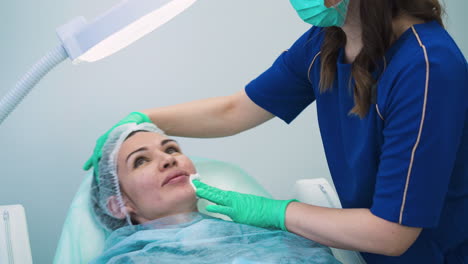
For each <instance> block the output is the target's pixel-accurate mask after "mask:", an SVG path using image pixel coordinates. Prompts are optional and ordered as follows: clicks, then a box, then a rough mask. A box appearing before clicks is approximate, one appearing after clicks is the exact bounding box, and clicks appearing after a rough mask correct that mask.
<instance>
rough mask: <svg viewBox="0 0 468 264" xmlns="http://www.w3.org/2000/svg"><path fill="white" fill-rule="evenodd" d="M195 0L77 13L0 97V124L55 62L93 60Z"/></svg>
mask: <svg viewBox="0 0 468 264" xmlns="http://www.w3.org/2000/svg"><path fill="white" fill-rule="evenodd" d="M195 1H196V0H124V1H122V2H120V3H119V4H117V5H116V6H114V7H113V8H111V9H110V10H108V11H107V12H105V13H103V14H102V15H100V16H99V17H97V18H96V19H95V20H94V21H92V22H91V23H87V22H86V20H85V19H84V18H83V17H77V18H75V19H73V20H71V21H70V22H69V23H67V24H65V25H63V26H61V27H59V28H58V29H57V35H58V37H59V39H60V41H61V44H60V45H59V46H57V47H56V48H54V49H53V50H51V51H50V52H48V53H47V54H46V55H45V56H44V57H42V58H41V59H40V60H39V61H38V62H37V63H36V64H35V65H33V66H32V68H31V69H30V70H29V71H28V72H27V73H26V74H25V75H24V76H23V77H22V78H21V79H20V80H19V81H18V82H17V83H16V85H15V87H14V88H13V89H11V90H10V91H8V93H7V94H6V95H5V96H4V97H3V98H2V99H1V100H0V124H2V122H3V121H4V120H5V119H6V118H7V117H8V115H9V114H10V113H11V112H12V111H13V110H14V109H15V108H16V106H17V105H18V104H19V103H20V102H21V100H23V99H24V97H25V96H26V95H27V94H28V93H29V92H30V91H31V89H32V88H33V87H34V86H35V85H36V84H37V83H38V82H39V81H40V80H41V79H42V78H43V77H44V76H45V75H46V74H47V73H48V72H49V71H50V70H52V69H53V68H54V67H55V66H57V65H58V64H59V63H61V62H62V61H64V60H65V59H67V58H70V59H71V61H72V62H73V64H77V63H79V62H82V61H86V62H94V61H97V60H100V59H102V58H105V57H107V56H109V55H112V54H114V53H115V52H117V51H119V50H121V49H123V48H125V47H126V46H128V45H130V44H132V43H133V42H134V41H136V40H138V39H139V38H141V37H143V36H144V35H146V34H148V33H150V32H151V31H153V30H155V29H156V28H158V27H159V26H161V25H163V24H164V23H166V22H168V21H169V20H171V19H172V18H174V17H175V16H177V15H178V14H180V13H181V12H182V11H184V10H185V9H186V8H188V7H189V6H191V5H192V4H193V3H194V2H195Z"/></svg>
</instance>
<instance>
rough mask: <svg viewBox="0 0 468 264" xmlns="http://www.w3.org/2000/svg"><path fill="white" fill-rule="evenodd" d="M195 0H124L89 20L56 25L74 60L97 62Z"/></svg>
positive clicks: (149, 30)
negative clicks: (89, 21)
mask: <svg viewBox="0 0 468 264" xmlns="http://www.w3.org/2000/svg"><path fill="white" fill-rule="evenodd" d="M195 1H196V0H125V1H122V2H121V3H120V4H118V5H116V6H114V7H113V8H112V9H110V10H109V11H107V12H106V13H104V14H102V15H101V16H99V17H97V18H96V19H95V20H94V21H93V22H92V23H89V24H88V23H86V21H85V20H84V18H82V17H79V18H76V19H74V20H72V21H71V22H69V23H68V24H66V25H64V26H62V27H60V28H58V29H57V33H58V36H59V38H60V39H61V40H62V43H63V44H64V47H65V49H66V50H67V52H68V54H69V56H70V58H71V59H72V61H73V62H74V63H77V62H81V61H87V62H94V61H97V60H100V59H102V58H105V57H107V56H109V55H112V54H114V53H115V52H117V51H119V50H121V49H123V48H125V47H126V46H128V45H130V44H132V43H133V42H134V41H136V40H138V39H140V38H141V37H143V36H145V35H146V34H148V33H150V32H151V31H153V30H155V29H156V28H158V27H160V26H161V25H163V24H165V23H166V22H168V21H169V20H171V19H172V18H174V17H175V16H177V15H178V14H180V13H181V12H182V11H184V10H185V9H187V8H188V7H189V6H191V5H192V4H193V3H195Z"/></svg>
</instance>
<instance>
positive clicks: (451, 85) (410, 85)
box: [142, 0, 468, 264]
mask: <svg viewBox="0 0 468 264" xmlns="http://www.w3.org/2000/svg"><path fill="white" fill-rule="evenodd" d="M291 3H292V5H293V7H294V8H295V9H296V10H297V12H298V14H299V16H300V17H301V18H302V19H303V20H305V21H306V22H309V23H311V24H313V25H314V26H313V27H312V28H311V29H310V30H308V31H307V32H306V33H305V34H303V35H302V36H301V37H300V38H299V39H298V40H297V41H296V42H295V43H294V44H293V45H292V47H291V48H290V49H289V50H287V51H285V52H283V53H282V54H281V55H280V56H279V57H278V58H277V59H276V61H275V62H274V63H273V65H272V66H271V68H269V69H268V70H266V71H265V72H264V73H263V74H261V75H260V76H259V77H258V78H256V79H255V80H253V81H252V82H250V83H249V84H248V85H247V87H246V88H245V90H242V91H240V92H238V93H236V94H234V95H231V96H224V97H217V98H211V99H206V100H200V101H195V102H190V103H185V104H181V105H176V106H170V107H164V108H154V109H149V110H145V111H142V112H143V113H144V114H146V115H147V116H149V117H150V118H151V120H152V121H153V122H154V123H155V124H157V125H158V126H159V127H160V128H161V129H162V130H164V131H165V132H166V133H167V134H168V135H173V136H187V137H221V136H230V135H234V134H237V133H239V132H242V131H244V130H247V129H250V128H253V127H255V126H257V125H259V124H262V123H263V122H265V121H267V120H270V119H271V118H273V117H274V116H277V117H279V118H281V119H283V120H284V121H285V122H286V123H290V122H291V121H293V120H294V119H295V117H296V116H297V115H299V114H300V113H301V111H302V110H303V109H305V108H306V107H307V106H308V105H310V104H311V103H313V102H314V101H315V102H316V104H317V112H318V120H319V124H320V132H321V135H322V140H323V145H324V148H325V154H326V157H327V161H328V164H329V168H330V172H331V175H332V178H333V181H334V183H335V186H336V189H337V192H338V195H339V197H340V200H341V203H342V205H343V208H344V209H331V208H323V207H318V206H312V205H307V204H303V203H300V202H298V201H295V200H289V201H279V200H271V199H266V198H262V197H257V196H252V195H246V194H240V193H236V192H227V191H222V190H219V189H216V188H214V187H211V186H208V185H206V184H204V183H201V182H198V181H195V182H194V183H195V184H196V186H197V188H198V189H197V195H198V196H200V197H202V198H205V199H208V200H211V201H213V202H215V203H216V204H217V205H212V206H209V207H208V208H207V209H208V210H209V211H213V212H219V213H223V214H226V215H228V216H230V217H231V218H232V219H233V220H234V221H237V222H240V223H245V224H250V225H256V226H261V227H267V228H280V229H284V230H287V231H289V232H293V233H296V234H298V235H301V236H303V237H306V238H309V239H311V240H314V241H317V242H319V243H322V244H324V245H327V246H330V247H336V248H343V249H349V250H357V251H360V252H363V257H364V258H365V260H366V261H367V263H369V264H374V263H378V264H385V263H398V264H405V263H411V264H414V263H425V264H430V263H448V264H455V263H468V66H467V63H466V59H465V57H464V56H463V54H462V53H461V51H460V49H459V48H458V47H457V45H456V44H455V42H454V41H453V39H452V38H451V37H450V35H449V34H448V33H447V32H446V31H445V29H444V27H443V24H442V19H441V13H442V10H441V6H440V4H439V2H438V0H411V1H408V0H342V1H340V0H325V1H324V0H291ZM311 158H312V157H311ZM285 164H289V163H288V162H286V163H285ZM166 166H175V167H176V166H177V164H176V163H175V160H171V159H167V161H166ZM311 176H312V175H311ZM285 177H287V175H285Z"/></svg>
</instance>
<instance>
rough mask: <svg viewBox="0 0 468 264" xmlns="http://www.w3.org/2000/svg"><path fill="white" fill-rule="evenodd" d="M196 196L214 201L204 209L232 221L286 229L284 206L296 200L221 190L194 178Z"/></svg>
mask: <svg viewBox="0 0 468 264" xmlns="http://www.w3.org/2000/svg"><path fill="white" fill-rule="evenodd" d="M193 184H194V185H195V187H196V188H197V190H196V194H197V196H198V197H200V198H203V199H206V200H208V201H211V202H213V203H215V204H216V205H208V206H207V207H206V210H207V211H208V212H212V213H219V214H224V215H227V216H229V217H230V218H231V219H232V220H233V221H234V222H237V223H241V224H247V225H253V226H258V227H264V228H277V229H282V230H284V231H287V229H286V226H285V217H286V207H287V206H288V205H289V203H291V202H294V201H296V202H297V200H284V201H283V200H273V199H269V198H265V197H261V196H256V195H251V194H243V193H238V192H233V191H223V190H220V189H218V188H215V187H212V186H209V185H207V184H205V183H202V182H200V181H199V180H194V181H193Z"/></svg>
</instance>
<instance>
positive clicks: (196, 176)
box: [190, 173, 200, 191]
mask: <svg viewBox="0 0 468 264" xmlns="http://www.w3.org/2000/svg"><path fill="white" fill-rule="evenodd" d="M193 180H200V174H198V173H195V174H191V175H190V185H192V188H193V190H194V191H196V190H197V187H195V185H193V182H192V181H193Z"/></svg>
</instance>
